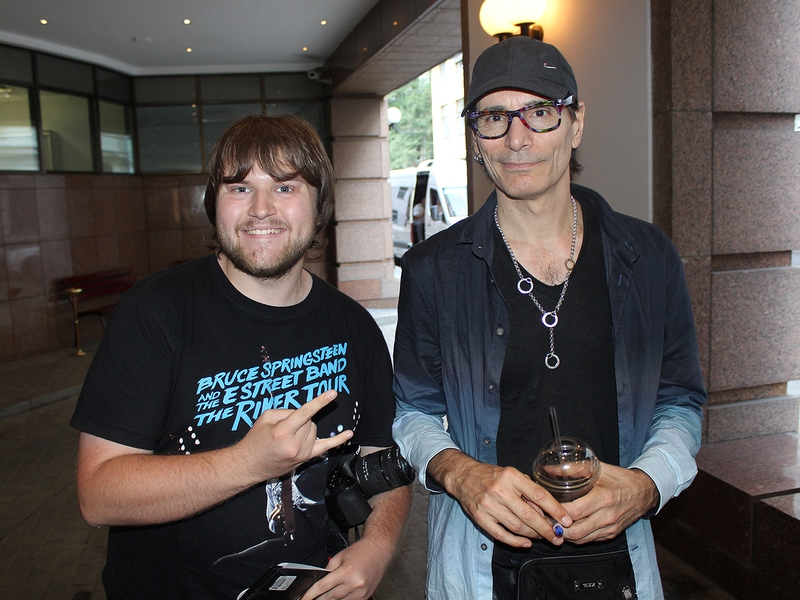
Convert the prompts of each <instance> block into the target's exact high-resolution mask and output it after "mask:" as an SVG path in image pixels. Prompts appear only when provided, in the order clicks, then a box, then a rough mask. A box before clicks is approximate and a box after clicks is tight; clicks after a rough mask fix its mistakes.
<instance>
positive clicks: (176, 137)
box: [136, 106, 202, 173]
mask: <svg viewBox="0 0 800 600" xmlns="http://www.w3.org/2000/svg"><path fill="white" fill-rule="evenodd" d="M136 117H137V119H136V121H137V125H138V130H139V166H140V167H141V171H142V173H164V172H182V171H193V172H200V171H201V170H202V169H201V167H200V124H199V123H198V119H197V109H196V108H195V107H194V106H145V107H139V108H137V109H136Z"/></svg>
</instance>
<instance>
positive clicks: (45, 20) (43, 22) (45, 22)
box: [39, 19, 47, 25]
mask: <svg viewBox="0 0 800 600" xmlns="http://www.w3.org/2000/svg"><path fill="white" fill-rule="evenodd" d="M39 23H41V24H42V25H47V19H39Z"/></svg>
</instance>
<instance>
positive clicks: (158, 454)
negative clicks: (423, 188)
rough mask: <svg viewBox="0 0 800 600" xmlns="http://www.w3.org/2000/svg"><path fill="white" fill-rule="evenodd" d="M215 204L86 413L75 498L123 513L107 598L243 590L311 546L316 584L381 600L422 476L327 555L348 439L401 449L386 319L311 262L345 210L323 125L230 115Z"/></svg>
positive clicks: (217, 167) (106, 355)
mask: <svg viewBox="0 0 800 600" xmlns="http://www.w3.org/2000/svg"><path fill="white" fill-rule="evenodd" d="M205 206H206V212H207V213H208V216H209V219H210V220H211V223H212V224H213V225H214V226H215V231H216V233H215V236H214V243H215V245H216V248H217V251H216V253H215V254H213V255H210V256H208V257H206V258H202V259H199V260H196V261H193V262H190V263H187V264H184V265H180V266H178V267H174V268H172V269H169V270H167V271H163V272H160V273H156V274H155V275H152V276H150V277H148V278H146V279H144V280H143V281H141V282H140V283H139V284H138V285H137V286H136V287H134V289H133V290H131V292H129V293H128V294H127V295H126V296H125V297H123V299H122V300H121V301H120V303H119V304H118V305H117V308H116V309H115V311H114V314H113V316H112V318H111V321H110V322H109V325H108V330H107V331H106V334H105V336H104V338H103V341H102V344H101V346H100V348H99V349H98V351H97V355H96V357H95V359H94V362H93V363H92V366H91V369H90V371H89V374H88V376H87V379H86V382H85V384H84V386H83V390H82V392H81V396H80V399H79V401H78V406H77V409H76V411H75V415H74V416H73V419H72V425H73V426H74V427H76V428H78V429H80V430H81V432H82V433H81V436H80V447H79V452H78V475H77V477H78V496H79V501H80V507H81V511H82V512H83V515H84V517H85V519H86V520H87V521H88V522H89V523H91V524H94V525H110V526H111V530H110V533H109V544H108V561H107V564H106V567H105V570H104V571H103V583H104V585H105V587H106V592H107V596H108V597H109V598H110V599H113V598H147V599H148V600H151V599H157V598H165V599H166V598H169V599H174V598H198V599H201V598H208V599H215V600H217V599H219V598H236V597H237V595H238V594H239V593H240V592H241V591H242V590H243V589H244V588H246V587H248V586H249V585H251V584H252V583H254V582H255V581H256V580H257V579H258V578H259V576H260V575H261V574H262V573H264V572H265V571H266V570H267V569H268V568H269V567H271V566H273V565H276V564H277V563H281V562H299V563H308V564H311V565H315V566H321V567H325V566H327V567H328V569H330V570H331V573H330V574H329V575H327V576H326V577H324V578H323V579H321V580H320V581H318V582H317V583H316V584H315V585H314V586H313V587H312V588H311V589H310V590H309V591H308V592H307V594H306V595H305V596H304V597H305V598H308V599H310V598H317V597H325V598H352V599H363V598H367V597H369V596H370V595H371V593H372V592H373V591H374V589H375V588H376V586H377V585H378V582H379V581H380V579H381V577H382V575H383V573H384V571H385V569H386V567H387V565H388V563H389V561H390V559H391V557H392V555H393V552H394V548H395V545H396V543H397V541H398V538H399V535H400V532H401V529H402V525H403V523H404V520H405V517H406V515H407V511H408V507H409V505H410V492H409V489H408V488H399V489H393V490H389V491H386V492H384V493H381V494H378V495H376V496H374V497H373V498H372V508H373V510H372V513H371V515H370V516H369V518H368V520H367V522H366V524H365V527H364V532H363V536H362V538H361V539H360V541H358V542H357V543H355V544H354V545H352V546H351V547H349V548H347V549H345V550H343V551H341V552H340V553H338V554H336V555H335V556H334V557H333V558H332V559H331V560H330V562H329V561H328V552H327V548H326V541H327V534H328V531H329V527H328V515H327V512H326V506H325V501H324V492H325V488H326V480H327V478H328V476H329V473H330V471H331V469H332V467H335V466H336V464H337V461H336V460H335V459H334V457H337V456H338V454H336V451H334V449H336V448H337V447H338V446H340V445H342V444H344V443H346V442H348V441H349V440H352V441H354V442H357V443H358V444H360V445H361V446H362V450H364V451H365V452H370V451H374V450H377V449H378V448H381V447H386V446H390V445H391V444H392V439H391V423H392V418H393V416H394V401H393V396H392V390H391V363H390V359H389V353H388V350H387V348H386V345H385V342H384V340H383V337H382V334H381V332H380V330H379V329H378V327H377V325H376V324H375V322H374V320H372V318H371V317H370V315H369V314H368V313H367V312H366V311H365V310H364V309H363V308H362V307H361V306H359V305H358V304H357V303H356V302H355V301H353V300H351V299H349V298H347V297H346V296H344V295H343V294H342V293H340V292H338V291H337V290H335V289H334V288H332V287H331V286H329V285H328V284H326V283H325V282H323V281H322V280H320V279H318V278H317V277H315V276H313V275H312V274H311V273H309V272H308V271H306V270H305V269H304V268H303V259H304V256H305V255H306V252H307V251H308V250H309V249H310V248H312V247H313V246H315V245H317V243H318V242H316V241H315V239H316V236H317V234H318V233H319V232H320V231H321V230H322V229H323V228H324V227H325V225H326V223H327V222H328V219H329V218H330V215H331V211H332V208H333V170H332V168H331V165H330V162H329V161H328V158H327V156H326V154H325V151H324V149H323V147H322V144H321V142H320V140H319V138H318V137H317V135H316V133H315V132H314V130H313V128H312V127H311V126H310V125H309V124H308V123H306V122H305V121H303V120H302V119H300V118H298V117H293V116H283V117H261V116H251V117H246V118H245V119H243V120H241V121H239V122H237V123H235V124H234V125H232V126H231V128H230V129H229V130H228V131H226V132H225V133H224V134H223V135H222V137H221V138H220V140H219V141H218V142H217V144H216V146H215V148H214V151H213V152H212V156H211V161H210V165H209V184H208V189H207V192H206V197H205ZM329 451H330V452H329Z"/></svg>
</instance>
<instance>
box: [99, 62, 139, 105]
mask: <svg viewBox="0 0 800 600" xmlns="http://www.w3.org/2000/svg"><path fill="white" fill-rule="evenodd" d="M95 77H97V94H98V95H99V96H103V97H104V98H109V99H111V100H119V101H120V102H126V103H127V102H130V101H131V78H130V77H128V76H127V75H123V74H122V73H115V72H114V71H109V70H107V69H102V68H100V67H95Z"/></svg>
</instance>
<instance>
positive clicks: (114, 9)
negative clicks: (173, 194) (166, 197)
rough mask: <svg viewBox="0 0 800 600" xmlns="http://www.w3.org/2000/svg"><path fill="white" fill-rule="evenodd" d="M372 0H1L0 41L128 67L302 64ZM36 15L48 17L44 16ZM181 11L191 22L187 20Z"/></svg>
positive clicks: (315, 60) (185, 69)
mask: <svg viewBox="0 0 800 600" xmlns="http://www.w3.org/2000/svg"><path fill="white" fill-rule="evenodd" d="M375 4H377V0H126V1H124V2H123V1H121V0H28V1H22V2H20V1H19V0H0V42H5V43H8V44H13V45H16V46H23V47H27V48H33V49H37V50H42V51H45V52H51V53H54V54H59V55H61V56H67V57H70V58H76V59H80V60H85V61H88V62H92V63H95V64H99V65H103V66H106V67H109V68H112V69H115V70H118V71H122V72H124V73H127V74H129V75H163V74H179V73H225V72H239V73H241V72H269V71H298V70H300V71H302V70H307V69H311V68H314V67H318V66H321V65H322V63H323V62H324V61H325V59H326V58H328V57H329V56H330V55H331V54H332V53H333V51H334V50H335V49H336V48H337V47H338V46H339V44H340V43H341V42H342V41H343V40H344V39H345V37H346V36H347V34H348V33H349V32H350V31H351V30H352V29H353V28H354V27H355V26H356V25H357V24H358V23H359V22H360V21H361V19H363V18H364V16H365V15H366V14H367V13H368V12H369V10H370V9H371V8H372V7H373V6H374V5H375ZM40 19H47V21H48V23H47V25H42V24H41V23H40V22H39V21H40ZM184 19H190V20H191V23H190V24H189V25H185V24H184V23H183V21H184ZM322 20H326V21H327V25H321V24H320V21H322ZM304 46H306V47H307V48H308V50H307V51H305V52H304V51H303V47H304ZM187 48H191V49H192V52H191V53H189V52H187V51H186V49H187Z"/></svg>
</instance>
